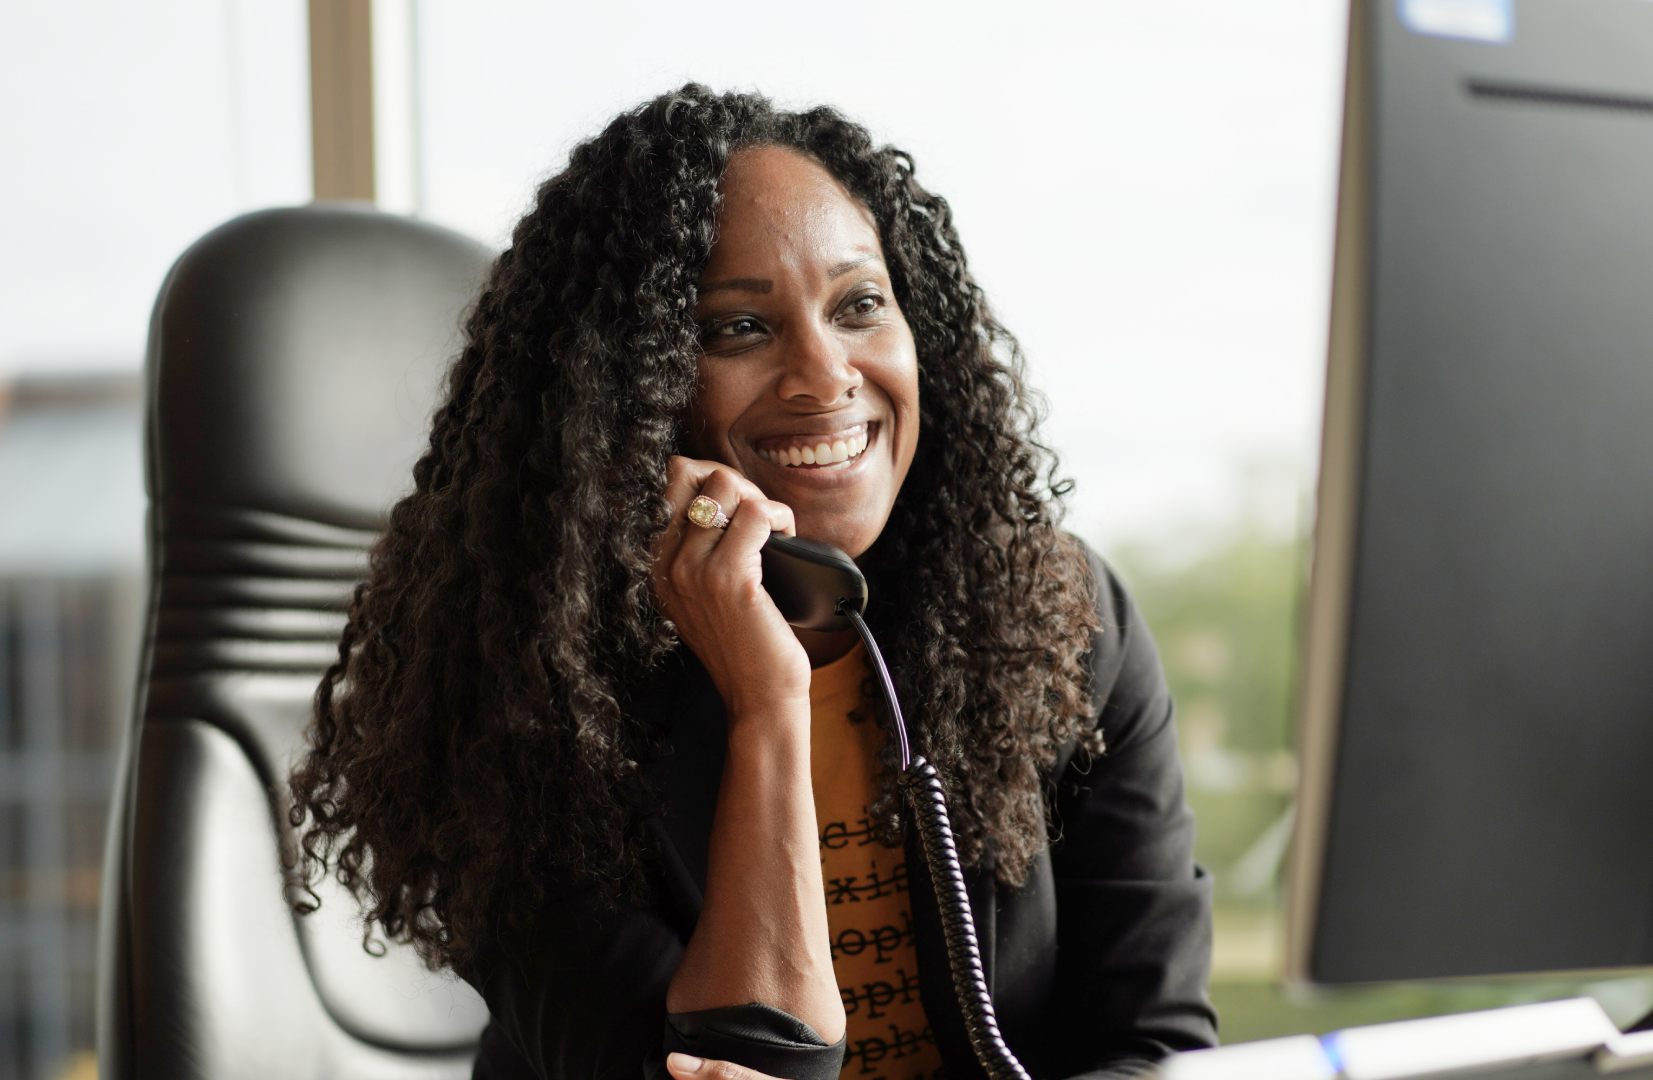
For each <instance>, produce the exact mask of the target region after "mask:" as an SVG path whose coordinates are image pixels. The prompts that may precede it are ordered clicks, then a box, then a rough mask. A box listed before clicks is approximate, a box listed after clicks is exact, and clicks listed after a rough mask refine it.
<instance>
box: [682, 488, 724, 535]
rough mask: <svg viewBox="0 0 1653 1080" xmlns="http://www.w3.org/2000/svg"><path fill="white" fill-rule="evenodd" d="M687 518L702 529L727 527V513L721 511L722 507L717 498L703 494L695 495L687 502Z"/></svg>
mask: <svg viewBox="0 0 1653 1080" xmlns="http://www.w3.org/2000/svg"><path fill="white" fill-rule="evenodd" d="M688 518H689V520H690V521H692V522H694V523H695V524H696V525H699V526H700V527H701V528H702V529H727V528H728V527H729V515H728V514H725V513H724V512H723V507H721V506H719V505H718V504H717V500H716V499H713V498H709V497H707V496H705V495H696V496H695V497H694V499H693V500H691V501H690V503H689V510H688Z"/></svg>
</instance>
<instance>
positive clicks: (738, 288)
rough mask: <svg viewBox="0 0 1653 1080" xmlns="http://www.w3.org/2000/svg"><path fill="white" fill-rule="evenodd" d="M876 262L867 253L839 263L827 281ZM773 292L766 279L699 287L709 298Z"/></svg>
mask: <svg viewBox="0 0 1653 1080" xmlns="http://www.w3.org/2000/svg"><path fill="white" fill-rule="evenodd" d="M877 261H878V255H877V254H875V253H873V252H868V253H867V254H865V255H862V256H860V257H859V258H855V259H851V260H849V261H848V262H841V263H839V264H838V265H837V266H834V267H833V268H832V269H831V270H828V271H827V280H828V281H836V280H837V279H838V278H841V277H843V276H844V275H845V274H847V273H849V272H850V271H851V270H855V269H858V268H860V267H863V266H865V265H867V264H868V263H870V262H877ZM774 291H775V283H774V282H773V281H770V280H769V279H768V278H750V277H741V278H729V279H728V280H727V281H709V282H707V283H706V284H704V285H702V286H700V295H701V296H709V295H711V294H712V293H715V292H749V293H762V294H765V295H767V294H768V293H771V292H774Z"/></svg>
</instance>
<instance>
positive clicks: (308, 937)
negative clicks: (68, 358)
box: [98, 206, 489, 1080]
mask: <svg viewBox="0 0 1653 1080" xmlns="http://www.w3.org/2000/svg"><path fill="white" fill-rule="evenodd" d="M488 260H489V253H488V252H487V251H486V250H485V249H484V248H483V247H482V246H481V245H479V244H477V243H476V242H474V241H472V240H469V239H466V238H465V237H462V236H459V235H457V234H455V233H452V232H448V231H446V230H444V229H439V228H435V227H433V226H430V225H425V224H420V223H417V222H413V221H409V220H406V219H403V218H397V217H392V216H390V215H386V214H379V213H375V212H373V211H371V210H368V209H365V208H356V207H350V206H312V207H305V208H300V209H287V210H270V211H263V212H260V213H255V214H249V215H246V216H244V217H241V218H237V219H236V220H234V221H231V222H229V223H228V224H226V225H224V226H222V227H220V228H218V229H215V230H213V231H212V232H211V233H208V234H207V235H206V236H205V237H203V238H202V239H201V240H199V241H198V242H197V243H196V244H195V245H194V246H193V247H191V248H190V249H189V250H188V251H187V252H185V253H184V255H183V256H182V257H181V258H180V259H179V260H178V262H177V264H176V265H175V266H174V267H173V268H172V271H171V273H170V274H169V275H168V276H167V279H166V282H165V284H164V285H163V286H162V288H161V293H160V297H159V298H158V300H157V301H156V306H155V313H154V317H153V320H152V323H151V327H150V341H149V355H148V369H147V393H148V409H149V412H148V431H147V437H146V446H145V461H146V474H147V484H148V489H149V496H150V520H149V538H150V575H151V577H150V599H149V608H148V618H149V623H148V626H147V628H146V633H145V646H144V655H143V657H142V660H141V664H140V679H139V686H138V700H137V704H136V707H135V709H134V720H133V724H132V726H131V728H130V730H129V731H128V732H127V736H126V740H125V745H124V747H123V750H122V754H121V766H120V769H119V784H120V788H119V789H118V790H117V791H116V795H115V799H114V802H113V809H112V813H111V817H112V821H111V825H110V830H109V844H108V852H107V854H106V857H105V874H104V879H105V880H104V897H103V907H102V913H101V924H100V928H99V982H100V985H99V1022H98V1049H99V1058H100V1073H101V1075H102V1077H103V1078H104V1080H129V1078H133V1077H142V1078H149V1077H166V1078H168V1080H195V1078H202V1080H205V1078H212V1080H232V1078H239V1077H249V1078H250V1077H259V1078H261V1080H271V1078H277V1080H279V1078H286V1077H293V1078H295V1080H296V1078H299V1077H303V1078H305V1080H318V1078H329V1077H346V1076H349V1077H375V1078H385V1080H392V1078H398V1077H430V1078H434V1077H462V1076H468V1075H469V1073H470V1065H471V1060H472V1058H473V1057H474V1054H475V1048H476V1043H477V1038H478V1036H479V1035H480V1033H481V1030H482V1028H483V1026H484V1025H485V1024H486V1023H487V1018H488V1016H487V1009H486V1007H485V1006H484V1005H483V1004H482V1002H481V1000H480V999H479V998H478V997H477V996H476V995H475V993H474V992H473V991H471V989H470V988H469V987H468V986H466V985H465V984H464V983H463V982H460V981H458V980H456V979H454V978H452V977H451V976H445V975H438V974H433V973H431V972H429V971H428V970H426V969H425V968H424V967H423V966H422V965H420V963H419V961H418V960H417V958H415V957H414V956H412V955H411V952H410V950H407V949H405V948H401V947H396V946H392V947H391V948H390V950H389V953H388V955H386V956H385V957H382V958H375V957H373V956H370V955H368V954H367V953H366V952H365V951H364V950H363V947H362V935H361V920H360V916H359V913H358V911H357V909H356V907H355V905H354V904H353V903H352V902H351V901H350V899H349V897H348V896H347V895H346V894H344V893H343V890H342V889H340V888H338V887H337V886H336V885H335V886H331V887H329V888H327V889H325V890H324V891H323V903H322V909H321V911H320V912H318V913H317V914H315V915H312V916H310V917H308V918H303V919H297V918H295V917H294V916H293V915H292V914H291V912H290V910H289V908H288V906H287V904H286V901H285V898H284V896H283V889H282V872H281V864H280V846H279V845H280V839H281V833H282V829H283V824H282V822H281V783H282V779H283V778H284V777H285V776H286V774H287V770H288V768H289V765H290V763H291V761H292V760H293V756H294V754H295V752H296V750H297V749H298V747H299V746H300V745H301V736H302V732H303V729H304V726H305V724H306V722H307V721H308V718H309V714H310V701H311V695H312V693H313V692H314V690H315V687H316V684H317V682H318V679H319V676H320V674H321V672H322V671H323V670H324V669H325V668H326V666H327V664H328V663H329V662H330V661H331V660H332V658H333V656H334V655H335V653H336V649H337V641H338V636H339V631H340V629H341V628H342V626H343V623H344V610H345V606H346V604H347V602H348V600H349V596H350V592H351V590H352V588H353V586H354V584H355V582H356V581H357V580H358V579H359V578H360V576H361V575H362V572H363V569H364V566H365V558H364V556H365V551H366V548H367V546H368V545H369V544H370V543H371V542H372V541H373V539H374V537H375V535H376V530H377V529H378V528H380V527H381V523H382V520H383V517H384V514H385V512H386V511H387V510H388V509H389V507H390V505H391V504H392V503H393V502H394V501H395V499H396V498H397V497H398V496H399V495H400V494H401V493H403V492H404V491H406V490H407V489H408V487H409V486H410V484H411V471H410V470H411V466H412V464H413V461H414V459H415V458H416V457H417V455H418V453H419V451H420V449H421V448H422V446H423V443H424V439H425V433H426V430H427V425H428V421H429V416H430V413H431V410H432V408H433V406H434V404H435V401H436V394H437V392H438V389H439V382H440V379H441V375H442V372H443V369H444V368H445V366H446V363H447V361H448V360H449V359H450V357H451V356H452V355H453V353H454V351H455V350H456V348H457V345H458V323H459V318H460V315H461V312H462V310H463V309H464V307H465V305H466V304H467V303H468V302H469V301H470V299H471V298H472V296H473V295H474V294H475V292H476V289H477V287H478V285H479V283H480V281H481V278H482V275H483V273H484V272H485V269H486V266H487V263H488Z"/></svg>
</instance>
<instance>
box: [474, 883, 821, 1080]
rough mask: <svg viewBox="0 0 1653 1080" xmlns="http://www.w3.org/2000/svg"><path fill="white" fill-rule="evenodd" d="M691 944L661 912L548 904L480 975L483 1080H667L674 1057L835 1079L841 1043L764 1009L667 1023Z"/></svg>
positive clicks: (794, 1078)
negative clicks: (673, 987) (486, 1016)
mask: <svg viewBox="0 0 1653 1080" xmlns="http://www.w3.org/2000/svg"><path fill="white" fill-rule="evenodd" d="M682 956H683V942H682V939H681V937H680V936H679V934H678V932H677V930H676V929H675V928H674V927H673V925H672V920H669V919H668V918H667V917H666V916H665V914H664V913H663V912H662V911H660V910H658V909H654V908H649V907H638V906H631V905H626V904H623V903H622V904H612V905H611V904H608V903H606V902H604V901H602V900H599V899H598V898H596V896H595V894H594V892H593V891H592V890H589V889H579V890H574V891H572V892H570V893H568V894H567V895H565V896H563V897H562V898H560V899H558V900H556V901H554V902H551V903H548V904H546V905H545V906H544V907H543V908H542V909H541V911H540V913H539V917H538V918H537V919H536V921H535V924H534V926H533V927H531V928H530V929H529V930H527V931H526V932H521V933H516V934H512V935H509V937H508V938H507V940H506V941H504V942H501V943H499V944H497V945H496V946H495V947H493V948H491V949H489V950H488V951H487V952H486V953H485V954H484V955H483V956H482V957H481V958H480V959H479V961H478V963H477V964H476V968H475V972H474V975H473V979H472V981H473V983H474V984H475V985H476V987H477V989H478V991H479V992H480V993H481V994H482V996H483V998H484V1000H486V1001H487V1003H488V1009H489V1012H490V1013H491V1015H492V1020H491V1021H490V1023H489V1026H488V1029H487V1030H486V1031H485V1032H484V1033H483V1037H482V1046H481V1049H480V1052H479V1054H478V1057H477V1062H476V1068H475V1072H474V1074H473V1075H474V1076H475V1077H477V1078H479V1080H563V1078H569V1080H573V1078H579V1080H596V1078H608V1077H614V1078H624V1080H640V1078H641V1080H666V1077H667V1076H668V1074H667V1072H666V1069H665V1056H666V1054H667V1053H669V1052H671V1051H673V1050H680V1051H685V1052H688V1053H694V1054H697V1055H699V1056H703V1057H714V1058H718V1059H720V1060H724V1061H733V1062H735V1063H736V1064H739V1065H745V1066H747V1067H749V1068H754V1069H757V1070H759V1071H760V1072H764V1073H767V1074H768V1075H771V1076H776V1077H783V1078H789V1080H832V1078H835V1077H836V1076H837V1075H838V1070H839V1067H840V1065H841V1064H842V1061H843V1055H844V1041H843V1040H842V1039H840V1040H839V1041H838V1042H837V1043H836V1044H834V1045H828V1044H827V1042H826V1041H825V1040H824V1039H822V1038H821V1037H820V1036H819V1035H818V1034H816V1032H815V1031H814V1029H812V1028H810V1027H809V1025H807V1024H805V1023H804V1022H803V1021H801V1020H798V1019H797V1018H795V1017H793V1016H791V1015H789V1014H788V1013H785V1012H782V1011H780V1010H779V1009H774V1008H770V1007H769V1006H765V1005H760V1004H751V1005H739V1006H734V1007H731V1008H724V1009H712V1010H708V1011H706V1012H700V1013H683V1014H674V1015H668V1014H667V1013H666V988H667V986H668V985H669V984H670V983H671V978H672V975H673V973H674V972H676V970H677V965H678V961H679V960H681V959H682Z"/></svg>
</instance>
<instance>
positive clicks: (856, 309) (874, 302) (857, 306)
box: [849, 293, 884, 316]
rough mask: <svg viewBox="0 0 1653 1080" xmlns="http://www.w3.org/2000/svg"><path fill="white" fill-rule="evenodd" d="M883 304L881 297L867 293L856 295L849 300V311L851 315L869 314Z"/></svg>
mask: <svg viewBox="0 0 1653 1080" xmlns="http://www.w3.org/2000/svg"><path fill="white" fill-rule="evenodd" d="M883 306H884V304H883V301H882V299H880V298H879V297H877V296H874V295H872V294H871V293H868V294H867V295H866V296H858V297H856V298H855V299H854V300H853V301H851V302H850V305H849V313H850V314H851V315H863V316H864V315H871V314H873V313H874V312H876V311H877V310H878V309H879V308H881V307H883Z"/></svg>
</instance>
